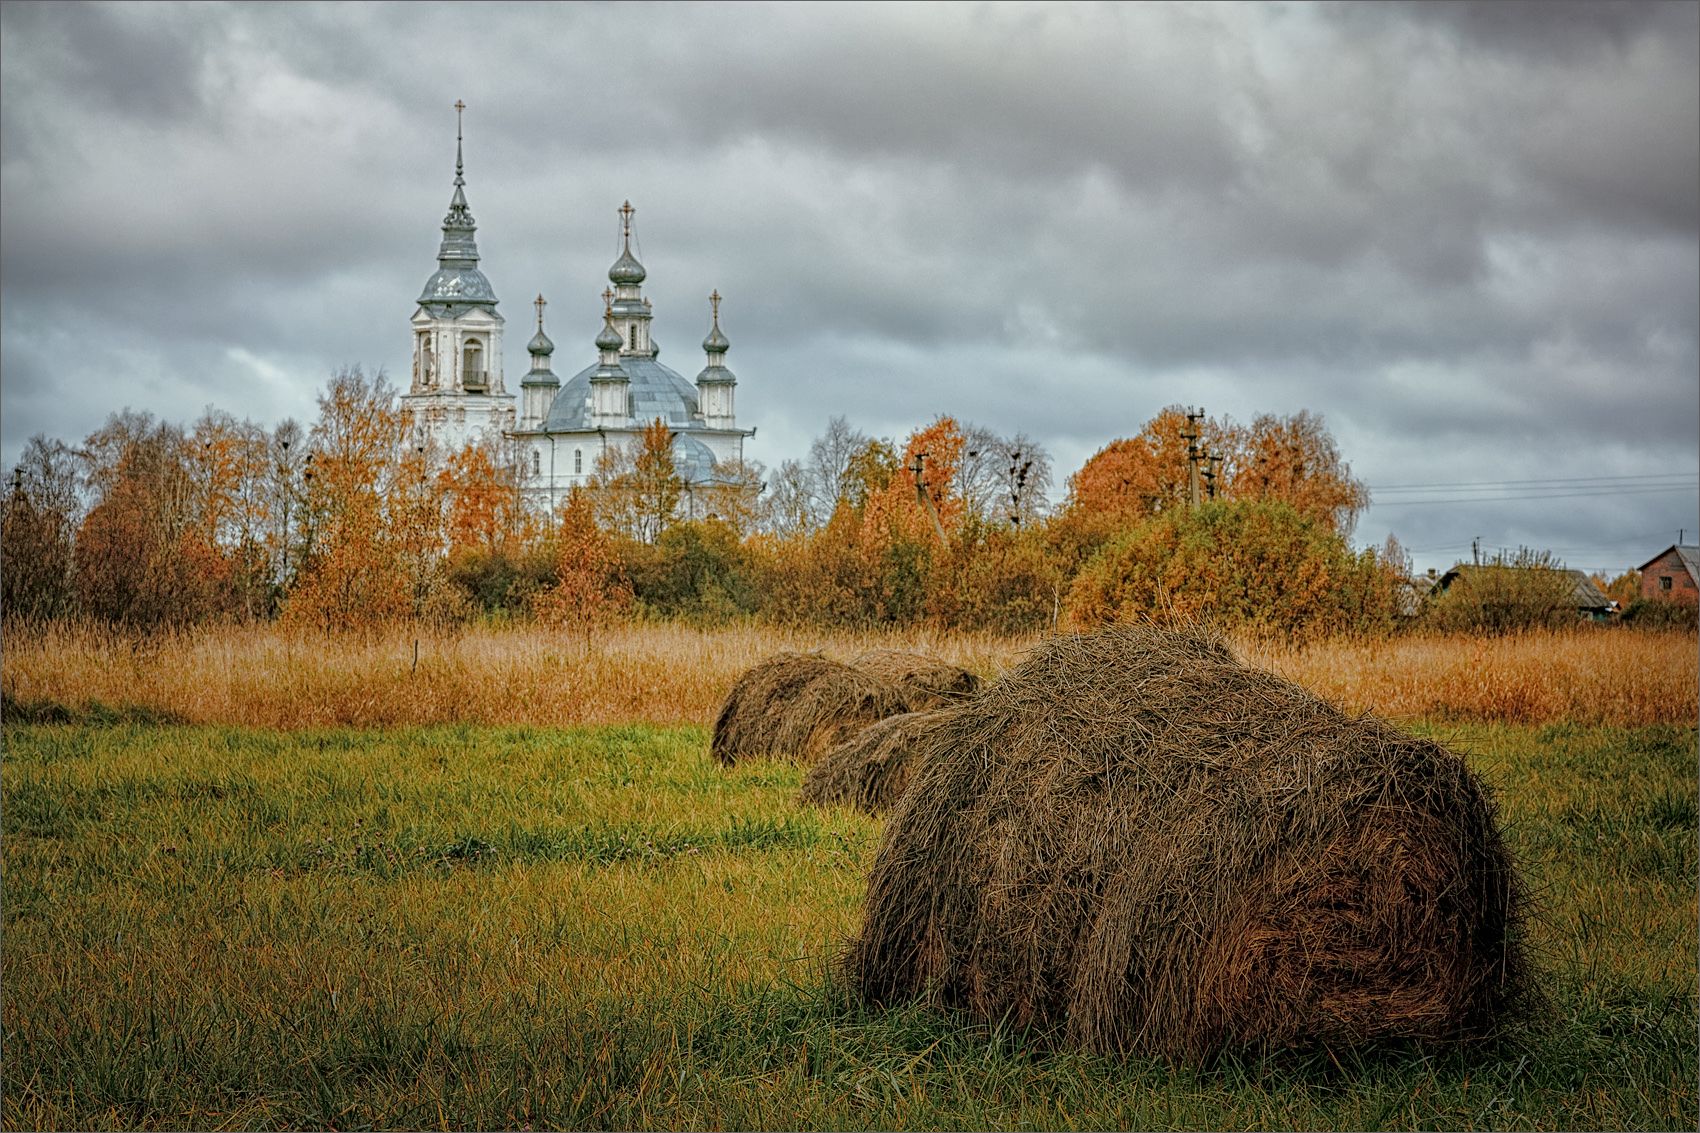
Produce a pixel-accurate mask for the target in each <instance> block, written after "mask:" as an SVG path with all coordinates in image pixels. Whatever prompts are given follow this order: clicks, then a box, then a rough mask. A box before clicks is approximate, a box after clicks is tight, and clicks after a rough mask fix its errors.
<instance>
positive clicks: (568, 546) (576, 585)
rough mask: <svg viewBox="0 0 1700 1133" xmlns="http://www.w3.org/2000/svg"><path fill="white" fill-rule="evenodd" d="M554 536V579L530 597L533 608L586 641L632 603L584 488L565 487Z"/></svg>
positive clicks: (543, 619) (542, 618) (547, 621)
mask: <svg viewBox="0 0 1700 1133" xmlns="http://www.w3.org/2000/svg"><path fill="white" fill-rule="evenodd" d="M552 539H553V545H554V559H555V582H554V584H553V585H552V586H550V587H549V588H548V589H546V590H543V591H541V592H539V593H538V594H536V595H535V596H534V597H533V599H532V611H533V613H534V614H535V615H536V617H537V619H538V620H539V621H541V622H542V623H544V624H545V625H549V626H553V627H556V628H559V629H565V630H569V631H571V632H573V633H577V634H581V635H582V636H583V637H584V639H585V642H586V643H587V644H588V643H589V641H590V638H591V636H592V635H593V634H594V633H595V632H596V631H597V630H598V629H601V628H602V627H604V626H606V625H607V624H608V623H609V622H611V621H612V620H614V619H615V618H616V617H618V616H619V615H620V614H622V613H623V612H624V611H625V610H626V609H627V608H629V607H630V605H631V602H632V592H631V587H630V585H629V583H627V582H626V580H625V579H624V577H623V576H622V575H621V574H620V571H619V566H618V563H617V561H616V560H615V557H614V554H613V551H612V547H611V541H610V540H609V538H608V535H607V534H606V533H605V532H604V531H603V530H602V528H601V527H600V526H598V524H597V522H596V514H595V511H594V509H593V508H592V507H591V503H590V498H589V496H588V495H587V494H586V493H585V491H584V490H583V489H581V488H578V487H574V488H573V489H572V490H571V491H570V492H568V493H567V499H566V501H565V502H564V503H563V504H562V505H561V510H560V514H559V517H558V519H557V522H556V525H555V531H554V534H553V536H552Z"/></svg>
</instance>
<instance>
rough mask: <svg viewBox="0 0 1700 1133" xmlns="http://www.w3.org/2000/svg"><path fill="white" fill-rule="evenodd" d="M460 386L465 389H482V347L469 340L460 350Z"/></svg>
mask: <svg viewBox="0 0 1700 1133" xmlns="http://www.w3.org/2000/svg"><path fill="white" fill-rule="evenodd" d="M460 361H461V366H460V371H461V384H462V385H464V386H466V388H467V389H482V388H483V387H484V385H485V381H484V345H483V344H482V343H481V342H479V341H478V340H477V339H475V338H469V339H467V341H466V345H465V346H463V347H462V348H461V360H460Z"/></svg>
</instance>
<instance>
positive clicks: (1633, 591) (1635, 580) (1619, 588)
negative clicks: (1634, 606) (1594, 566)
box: [1592, 570, 1641, 611]
mask: <svg viewBox="0 0 1700 1133" xmlns="http://www.w3.org/2000/svg"><path fill="white" fill-rule="evenodd" d="M1592 578H1593V581H1594V585H1595V586H1598V587H1599V588H1600V593H1602V594H1604V595H1605V596H1606V597H1607V598H1609V599H1611V600H1612V601H1613V602H1616V603H1617V608H1618V610H1620V611H1622V610H1627V609H1628V608H1629V604H1630V603H1631V602H1634V601H1635V600H1636V599H1637V598H1639V597H1641V572H1640V571H1638V570H1626V571H1624V572H1623V573H1622V574H1620V575H1618V576H1617V577H1615V578H1607V577H1606V576H1605V574H1604V573H1598V574H1595V575H1593V576H1592Z"/></svg>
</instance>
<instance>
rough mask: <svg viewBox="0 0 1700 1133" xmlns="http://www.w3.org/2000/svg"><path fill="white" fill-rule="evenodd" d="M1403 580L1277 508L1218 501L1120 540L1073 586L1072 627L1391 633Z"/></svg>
mask: <svg viewBox="0 0 1700 1133" xmlns="http://www.w3.org/2000/svg"><path fill="white" fill-rule="evenodd" d="M1397 581H1398V572H1397V571H1395V570H1387V569H1384V568H1383V566H1382V564H1381V563H1380V560H1379V557H1378V556H1377V555H1376V554H1375V553H1374V552H1373V551H1365V552H1363V553H1361V554H1357V553H1354V552H1353V551H1352V550H1351V548H1350V547H1349V546H1348V545H1347V544H1346V541H1345V539H1344V538H1342V537H1341V536H1340V535H1339V534H1338V533H1336V532H1335V531H1333V530H1332V529H1331V528H1330V527H1329V526H1328V525H1327V524H1326V523H1324V522H1323V521H1322V520H1320V519H1318V518H1317V517H1315V516H1311V515H1305V514H1303V513H1301V512H1299V511H1297V510H1296V509H1294V508H1293V507H1292V506H1291V505H1289V504H1286V503H1282V502H1278V501H1265V500H1237V501H1220V500H1218V501H1214V502H1211V503H1208V504H1205V505H1203V506H1201V507H1199V508H1197V509H1196V510H1177V511H1170V512H1165V513H1163V514H1162V515H1160V516H1158V517H1156V518H1154V519H1151V520H1148V521H1147V522H1145V523H1143V524H1141V525H1140V526H1138V527H1136V528H1134V529H1132V530H1131V531H1128V532H1126V533H1124V534H1122V535H1120V536H1118V537H1117V538H1116V539H1115V540H1114V541H1112V542H1111V543H1110V544H1109V545H1107V546H1106V547H1105V548H1104V549H1103V550H1102V551H1101V552H1100V553H1099V554H1098V555H1097V556H1096V557H1095V558H1094V559H1093V560H1092V561H1091V562H1090V563H1088V564H1087V566H1086V567H1085V569H1084V570H1082V571H1081V572H1080V574H1079V575H1078V576H1077V577H1076V578H1075V580H1074V583H1073V585H1072V586H1071V587H1070V589H1069V594H1068V599H1067V602H1066V612H1067V614H1068V617H1069V620H1070V621H1071V623H1072V624H1074V625H1076V626H1078V627H1083V628H1085V627H1091V626H1095V625H1101V624H1103V623H1106V622H1112V621H1130V620H1131V621H1158V622H1171V621H1172V622H1180V623H1183V624H1184V623H1195V622H1196V623H1205V624H1210V625H1214V626H1217V627H1219V628H1222V629H1238V628H1248V629H1251V630H1254V631H1259V632H1269V633H1279V634H1282V635H1285V636H1299V637H1313V636H1319V635H1324V634H1328V633H1338V632H1344V631H1354V632H1355V631H1375V630H1384V629H1386V628H1387V627H1389V626H1390V625H1391V624H1392V622H1393V619H1394V617H1395V614H1396V611H1397V598H1396V591H1395V586H1396V583H1397Z"/></svg>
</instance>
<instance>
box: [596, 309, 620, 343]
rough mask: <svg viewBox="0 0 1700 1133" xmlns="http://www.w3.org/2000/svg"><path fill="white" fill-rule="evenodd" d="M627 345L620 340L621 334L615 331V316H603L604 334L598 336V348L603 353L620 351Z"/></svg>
mask: <svg viewBox="0 0 1700 1133" xmlns="http://www.w3.org/2000/svg"><path fill="white" fill-rule="evenodd" d="M624 345H625V341H624V340H623V339H621V338H620V332H619V331H617V330H615V329H614V316H613V315H609V314H604V315H603V316H602V332H601V333H600V334H598V335H597V336H596V348H597V349H598V350H602V351H608V350H618V349H620V347H622V346H624Z"/></svg>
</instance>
